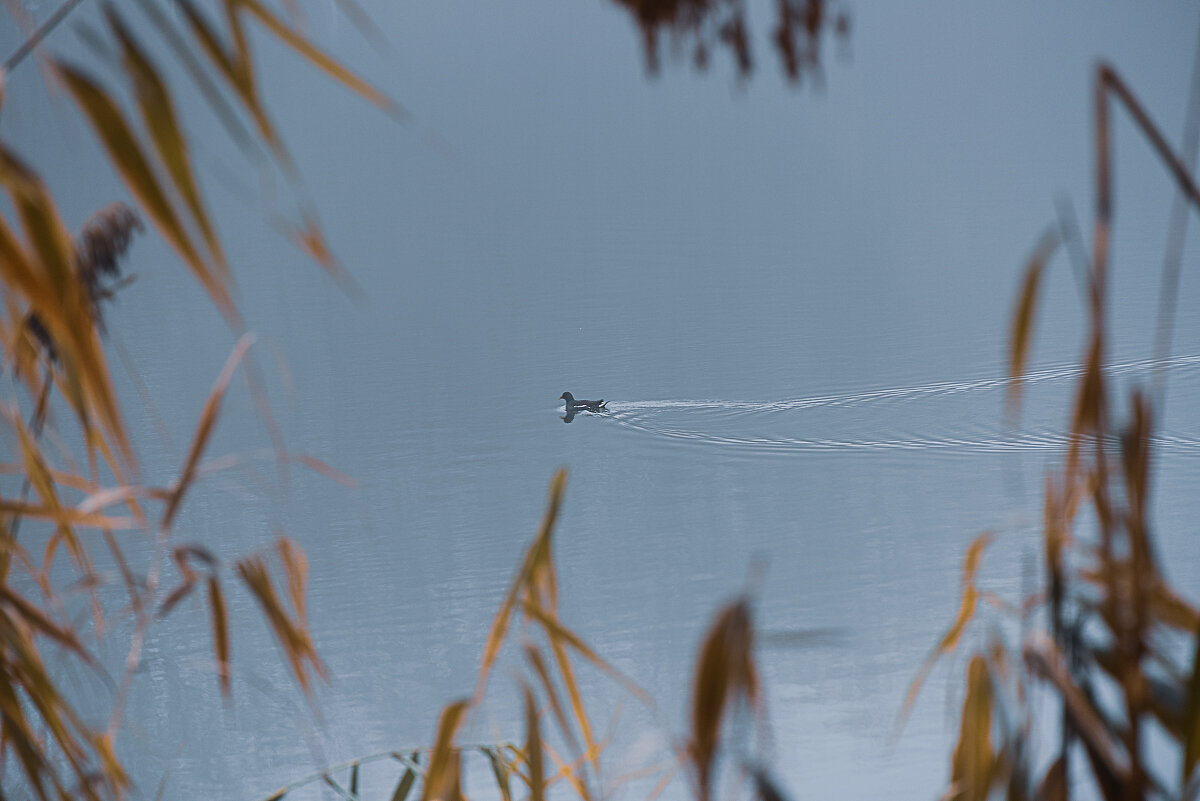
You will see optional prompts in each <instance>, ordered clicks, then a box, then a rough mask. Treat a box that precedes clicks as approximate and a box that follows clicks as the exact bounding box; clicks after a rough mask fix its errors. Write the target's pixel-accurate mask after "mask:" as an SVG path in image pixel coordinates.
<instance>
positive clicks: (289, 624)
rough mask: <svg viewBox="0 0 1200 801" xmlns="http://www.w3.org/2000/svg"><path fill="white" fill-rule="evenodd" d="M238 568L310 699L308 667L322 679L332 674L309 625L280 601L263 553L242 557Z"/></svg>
mask: <svg viewBox="0 0 1200 801" xmlns="http://www.w3.org/2000/svg"><path fill="white" fill-rule="evenodd" d="M236 570H237V573H238V575H239V576H240V577H241V578H242V581H243V582H245V584H246V586H247V588H249V590H250V592H251V593H252V594H253V595H254V597H255V599H256V600H257V601H258V603H259V606H260V607H262V610H263V613H264V614H265V615H266V617H267V623H268V624H269V625H270V626H271V630H272V632H273V633H274V634H275V639H276V640H277V641H278V643H279V646H280V647H281V648H282V649H283V652H284V655H285V656H286V657H287V659H288V663H289V664H290V666H291V668H292V674H293V675H294V676H295V677H296V682H297V683H298V684H299V685H300V689H301V690H303V691H304V694H305V695H306V696H307V697H308V698H309V700H310V701H311V700H312V689H313V688H312V681H311V679H310V678H309V675H308V669H310V668H311V670H312V671H313V673H315V674H316V675H317V676H319V677H320V678H327V677H328V675H329V674H328V670H327V669H326V668H325V664H324V663H323V662H322V661H321V658H320V656H318V655H317V650H316V647H315V646H314V645H313V642H312V636H311V634H310V633H309V631H308V629H307V627H306V626H304V625H302V622H301V623H297V622H296V621H293V620H292V619H291V617H290V616H289V615H288V613H287V611H286V610H285V609H284V607H283V605H282V604H281V603H280V601H279V596H278V595H277V594H276V592H275V587H274V585H273V584H272V583H271V577H270V574H269V573H268V572H267V565H266V562H265V561H264V560H263V558H262V557H261V556H250V557H246V558H245V559H242V560H241V561H239V562H238V563H237V567H236ZM306 665H307V666H308V667H307V668H306Z"/></svg>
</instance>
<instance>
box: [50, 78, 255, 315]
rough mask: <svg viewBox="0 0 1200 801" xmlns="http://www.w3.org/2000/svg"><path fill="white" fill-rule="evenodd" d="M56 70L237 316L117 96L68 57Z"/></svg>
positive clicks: (150, 206) (153, 212) (224, 306)
mask: <svg viewBox="0 0 1200 801" xmlns="http://www.w3.org/2000/svg"><path fill="white" fill-rule="evenodd" d="M55 70H56V72H57V74H58V76H59V78H61V79H62V81H63V83H64V84H65V85H66V87H67V89H68V91H70V93H71V95H72V97H74V98H75V102H76V103H78V105H79V107H80V108H81V109H82V110H83V112H84V114H85V115H86V116H87V118H88V121H89V122H90V123H91V125H92V128H94V129H95V131H96V133H97V135H98V136H99V137H100V141H101V142H102V143H103V144H104V147H105V149H106V150H107V151H108V154H109V158H111V159H112V162H113V164H114V166H116V168H117V172H118V173H119V174H120V176H121V178H122V180H124V181H125V185H126V186H127V187H128V188H129V191H130V192H131V193H132V194H133V196H134V197H135V198H137V201H138V203H139V205H141V207H142V209H143V210H144V211H145V212H146V214H147V215H149V217H150V219H151V220H153V221H154V224H155V225H156V226H157V227H158V230H159V232H160V233H162V235H163V238H164V239H166V240H167V242H168V244H170V245H171V247H173V248H174V249H175V251H176V252H177V253H178V254H179V256H180V258H182V259H183V261H184V263H186V264H187V265H188V267H189V268H190V269H191V270H192V272H193V273H194V274H195V276H196V278H197V279H198V280H199V281H200V283H201V285H202V286H203V287H204V288H205V290H206V291H207V292H208V293H209V295H210V296H211V297H212V299H213V302H215V303H216V304H217V307H218V308H219V309H220V310H221V313H222V314H224V315H225V316H226V317H227V318H228V319H230V320H236V319H237V312H236V310H235V309H234V306H233V299H232V298H231V297H230V295H229V291H228V288H227V287H226V286H225V284H224V283H223V282H222V281H221V280H220V278H219V277H218V276H217V275H215V274H214V273H213V272H212V271H211V270H210V269H209V268H208V265H207V264H205V262H204V260H203V259H202V258H201V257H200V254H199V252H197V250H196V248H195V246H194V245H193V244H192V241H191V238H190V237H189V236H188V234H187V231H186V230H185V229H184V227H183V225H182V223H181V222H180V220H179V217H178V216H177V215H176V213H175V210H174V208H172V206H171V203H170V201H169V200H168V199H167V196H166V194H165V193H164V192H163V190H162V187H161V186H160V184H159V182H158V179H157V178H156V177H155V175H154V171H153V169H152V168H151V167H150V163H149V162H148V161H147V160H146V157H145V155H144V154H143V153H142V148H141V146H140V145H139V144H138V141H137V138H136V137H135V136H134V134H133V131H132V130H131V129H130V127H129V124H128V123H127V122H126V121H125V117H124V115H123V114H122V113H121V111H120V110H119V109H118V108H117V106H116V104H115V103H113V101H112V99H111V98H110V97H109V96H108V94H107V93H105V92H104V90H103V89H101V88H100V87H99V86H98V85H96V83H95V82H93V81H92V80H91V78H89V77H87V76H86V75H84V74H83V73H82V72H81V71H79V70H77V69H75V68H74V67H71V66H69V65H67V64H65V63H63V62H61V61H60V62H56V63H55Z"/></svg>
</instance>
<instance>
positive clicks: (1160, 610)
mask: <svg viewBox="0 0 1200 801" xmlns="http://www.w3.org/2000/svg"><path fill="white" fill-rule="evenodd" d="M1146 595H1147V606H1148V608H1149V610H1150V613H1151V614H1152V615H1153V616H1154V619H1155V620H1157V621H1158V622H1159V623H1162V624H1163V625H1164V626H1170V627H1172V628H1175V629H1179V630H1180V631H1185V632H1191V633H1195V632H1196V631H1197V630H1198V629H1200V612H1197V611H1196V609H1195V607H1193V606H1192V605H1191V604H1190V603H1188V602H1187V601H1185V600H1184V599H1183V598H1182V597H1180V596H1179V594H1177V593H1176V592H1175V591H1174V590H1173V589H1171V587H1170V586H1169V585H1168V584H1167V583H1166V582H1165V581H1156V582H1154V583H1153V584H1151V585H1150V587H1149V588H1147V592H1146Z"/></svg>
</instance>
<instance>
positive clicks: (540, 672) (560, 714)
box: [525, 645, 579, 751]
mask: <svg viewBox="0 0 1200 801" xmlns="http://www.w3.org/2000/svg"><path fill="white" fill-rule="evenodd" d="M525 659H526V660H527V661H528V662H529V664H530V666H531V667H532V668H533V672H534V673H535V674H536V675H537V677H538V681H540V682H541V683H542V689H543V690H544V691H545V693H546V700H547V702H549V704H550V710H551V711H552V712H553V713H554V719H555V720H556V721H557V722H558V727H559V729H561V730H562V733H563V736H564V737H565V738H566V740H567V743H568V745H570V746H571V748H573V749H574V750H576V751H578V750H579V743H578V742H577V741H576V740H575V732H574V731H573V730H572V729H571V725H570V724H569V723H568V722H567V716H566V713H565V712H564V711H563V707H562V703H560V701H559V699H558V691H557V690H556V689H555V687H554V681H553V679H551V678H550V670H549V669H548V668H547V667H546V660H544V659H542V654H541V652H540V651H538V650H537V649H536V648H534V647H533V646H532V645H527V646H525Z"/></svg>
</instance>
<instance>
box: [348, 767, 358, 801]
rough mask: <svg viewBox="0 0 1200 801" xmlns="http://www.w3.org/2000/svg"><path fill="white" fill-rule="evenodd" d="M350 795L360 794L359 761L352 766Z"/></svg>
mask: <svg viewBox="0 0 1200 801" xmlns="http://www.w3.org/2000/svg"><path fill="white" fill-rule="evenodd" d="M350 795H352V796H355V797H357V796H358V763H357V762H355V763H354V764H353V765H351V766H350Z"/></svg>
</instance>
